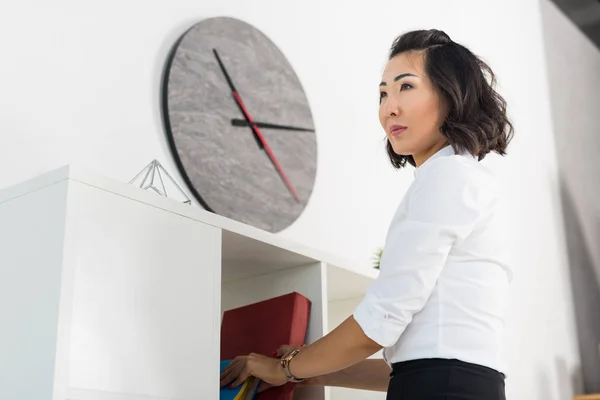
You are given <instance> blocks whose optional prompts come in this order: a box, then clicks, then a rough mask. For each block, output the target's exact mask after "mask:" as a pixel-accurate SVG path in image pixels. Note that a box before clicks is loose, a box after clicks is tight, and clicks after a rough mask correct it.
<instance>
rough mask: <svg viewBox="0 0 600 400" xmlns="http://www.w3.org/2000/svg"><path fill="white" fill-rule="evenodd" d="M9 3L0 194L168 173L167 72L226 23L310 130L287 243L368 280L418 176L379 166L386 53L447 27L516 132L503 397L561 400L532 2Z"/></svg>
mask: <svg viewBox="0 0 600 400" xmlns="http://www.w3.org/2000/svg"><path fill="white" fill-rule="evenodd" d="M5 4H6V2H5V3H3V5H2V6H0V49H2V54H3V57H2V58H3V62H2V63H0V132H1V136H0V187H4V186H7V185H9V184H12V183H15V182H18V181H20V180H23V179H25V178H28V177H30V176H32V175H36V174H39V173H41V172H44V171H46V170H47V169H50V168H54V167H58V166H60V165H63V164H66V163H70V162H78V163H81V164H83V165H84V166H87V167H88V168H91V169H94V170H97V171H100V172H102V173H104V174H105V175H107V176H109V177H113V178H116V179H119V180H122V181H128V180H129V179H130V178H131V177H133V176H134V175H135V174H136V173H137V172H138V171H139V170H140V169H141V168H142V167H143V166H145V165H146V164H147V163H148V162H149V161H150V160H152V159H153V158H158V159H159V160H160V161H161V162H163V164H164V165H165V167H166V168H167V169H168V170H169V171H171V172H173V173H174V171H175V168H174V165H173V163H172V162H171V160H170V158H169V154H168V151H167V146H166V144H165V140H164V138H163V132H162V128H161V123H160V114H159V86H160V85H159V80H160V73H161V68H162V65H163V63H164V59H165V57H166V54H167V52H168V50H169V48H170V46H171V45H172V43H173V41H174V40H175V39H176V38H177V37H178V35H179V34H181V33H182V32H183V31H184V30H185V29H186V28H187V27H188V26H189V25H190V24H192V23H194V22H195V21H197V20H198V19H201V18H203V17H210V16H216V15H228V16H232V17H237V18H241V19H244V20H246V21H248V22H250V23H252V24H253V25H255V26H256V27H258V28H259V29H261V30H262V31H263V32H264V33H266V34H267V35H269V36H270V37H271V38H272V39H273V40H274V41H275V43H276V44H278V45H279V46H280V47H281V49H282V51H283V52H284V53H285V54H286V55H287V56H288V58H289V60H290V62H291V64H292V65H293V66H294V67H295V69H296V71H297V73H298V75H299V77H300V79H301V81H302V83H303V85H304V87H305V89H306V91H307V93H308V97H309V100H310V102H311V105H312V109H313V113H314V118H315V123H316V126H317V128H318V141H319V142H318V144H319V160H318V162H319V169H318V175H317V183H316V188H315V191H314V194H313V198H312V199H311V202H310V204H309V206H308V207H307V210H306V212H305V214H304V215H303V216H302V217H301V218H300V220H299V221H298V222H297V223H296V224H295V225H294V226H292V227H291V228H290V229H288V230H287V231H285V232H283V233H282V235H285V236H288V237H291V238H294V239H296V240H298V241H302V242H304V243H306V244H308V245H310V246H313V247H317V248H321V249H324V250H326V251H329V252H335V253H340V254H341V255H343V256H345V257H347V258H354V259H357V260H360V261H364V262H365V268H369V267H370V266H369V259H370V257H371V254H372V250H373V248H374V247H376V246H380V245H381V244H382V243H383V238H384V236H385V230H386V228H387V224H388V221H389V218H390V217H391V215H392V213H393V212H394V211H395V207H396V206H397V204H398V202H399V201H400V198H401V196H402V194H403V193H404V191H405V190H406V188H407V186H408V184H409V182H410V180H411V179H412V171H410V170H407V171H402V172H401V173H396V172H394V171H393V170H392V169H391V168H390V167H389V166H388V165H387V162H386V160H385V152H384V148H383V141H382V139H383V132H382V131H381V129H380V127H379V125H378V121H377V84H378V82H379V81H380V74H381V71H382V68H383V66H384V63H385V56H386V52H387V49H388V47H389V45H390V43H391V41H392V40H393V38H394V37H395V36H396V35H397V34H399V33H401V32H402V31H405V30H409V29H414V28H422V27H426V28H428V27H437V28H441V29H444V30H447V32H448V33H449V34H450V35H451V36H452V37H453V38H454V39H455V40H457V41H459V42H462V43H464V44H465V45H467V46H469V47H470V48H471V49H472V50H474V51H475V52H477V53H479V54H481V55H482V56H484V57H485V58H486V59H487V60H488V61H489V62H490V63H491V65H492V66H493V67H494V69H495V70H496V72H497V73H498V77H499V80H500V82H501V84H502V92H503V93H504V94H505V96H506V98H507V100H508V101H509V104H510V111H511V114H512V116H513V119H514V121H515V123H516V128H517V137H516V139H515V141H514V142H513V145H512V146H511V149H510V150H511V154H510V156H509V157H507V158H506V159H505V160H499V159H498V158H497V157H491V158H490V160H488V161H487V164H488V165H490V167H492V168H494V169H497V170H498V171H499V172H500V173H501V176H502V179H503V182H504V184H505V185H506V188H507V201H506V207H505V211H506V219H505V220H506V229H507V233H509V234H510V238H509V241H510V243H509V244H510V247H511V249H512V251H513V252H512V260H513V263H514V267H515V269H516V272H517V276H516V279H515V284H514V286H513V301H514V304H512V305H511V313H510V314H511V320H510V324H509V333H508V336H507V343H508V344H509V354H508V357H509V361H510V363H511V369H510V371H509V380H508V391H509V396H510V397H509V398H511V399H540V400H542V399H556V400H558V399H559V393H560V394H562V392H561V391H564V390H568V389H561V387H562V386H560V385H563V382H561V381H560V379H559V376H558V373H557V367H556V365H557V363H558V364H560V365H561V368H566V369H568V370H569V371H570V370H571V369H573V368H575V367H576V365H577V364H578V361H577V352H576V342H575V334H574V329H573V316H572V311H571V303H572V301H571V295H570V289H569V286H568V284H567V283H566V282H565V279H567V278H568V276H567V269H566V264H567V259H566V257H565V255H564V253H565V245H564V238H563V237H564V234H563V230H562V228H561V226H562V225H561V223H562V221H561V219H560V203H559V191H558V183H557V180H556V176H557V164H556V157H555V155H554V143H553V138H552V125H551V123H550V110H549V104H548V99H547V97H548V92H547V86H546V80H545V74H546V72H545V65H544V59H543V48H542V32H541V26H540V10H539V7H540V5H539V4H538V2H537V0H528V1H523V0H506V1H502V2H482V1H476V0H460V1H453V2H448V1H444V0H430V1H426V2H425V1H421V2H400V1H397V0H371V1H368V2H363V3H359V4H360V5H351V4H352V3H347V2H346V3H344V5H343V6H342V5H341V3H338V2H333V1H329V2H324V1H319V0H306V1H303V2H284V1H277V0H263V1H252V2H250V1H245V0H220V1H198V0H172V1H170V2H165V1H153V2H152V1H148V0H145V1H142V0H137V1H134V0H130V1H126V2H123V1H116V0H107V1H104V2H94V3H93V4H91V3H90V2H77V1H70V2H69V1H66V0H62V1H58V0H57V1H54V2H43V1H28V2H25V1H22V2H11V3H10V6H8V5H5ZM542 278H543V279H544V280H545V281H544V282H543V283H542V280H541V279H542ZM565 385H566V383H565ZM562 398H564V396H563V397H562Z"/></svg>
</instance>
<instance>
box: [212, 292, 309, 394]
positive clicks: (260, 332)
mask: <svg viewBox="0 0 600 400" xmlns="http://www.w3.org/2000/svg"><path fill="white" fill-rule="evenodd" d="M310 306H311V303H310V300H308V299H307V298H306V297H304V296H302V295H301V294H299V293H296V292H292V293H288V294H285V295H283V296H278V297H274V298H271V299H268V300H264V301H260V302H257V303H253V304H249V305H246V306H242V307H239V308H235V309H232V310H228V311H225V313H224V314H223V322H222V324H221V360H223V361H222V362H221V370H222V369H223V368H225V367H224V366H223V363H229V361H230V360H233V359H234V358H235V357H237V356H245V355H248V354H250V353H258V354H264V355H266V356H269V357H271V356H272V355H273V353H274V352H275V351H277V350H278V349H279V347H280V346H283V345H290V346H302V345H303V344H304V341H305V339H306V331H307V329H308V320H309V316H310ZM259 384H260V382H258V380H257V379H254V378H252V379H251V380H248V381H247V382H245V383H244V385H246V387H247V390H246V392H245V393H246V395H250V397H240V398H239V399H238V398H237V397H235V396H234V397H228V399H229V398H230V399H236V400H240V399H245V400H251V399H253V398H255V399H256V400H292V397H293V395H294V387H295V385H294V384H293V383H287V384H285V385H283V386H277V387H273V388H269V389H267V390H265V391H264V392H261V393H256V388H257V387H258V385H259ZM244 385H241V386H240V387H243V386H244ZM236 389H237V388H236ZM234 390H235V389H234ZM221 393H222V394H221V395H222V396H224V395H231V394H232V393H230V392H228V391H225V392H224V391H223V390H222V391H221ZM238 394H240V395H241V390H240V392H239V393H238ZM236 395H237V394H236ZM224 398H225V397H221V399H224Z"/></svg>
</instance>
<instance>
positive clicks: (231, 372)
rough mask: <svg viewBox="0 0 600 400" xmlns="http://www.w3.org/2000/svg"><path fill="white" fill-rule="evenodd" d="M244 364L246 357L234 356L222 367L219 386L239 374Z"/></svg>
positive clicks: (233, 379)
mask: <svg viewBox="0 0 600 400" xmlns="http://www.w3.org/2000/svg"><path fill="white" fill-rule="evenodd" d="M245 364H246V357H236V358H234V359H233V360H232V361H231V362H230V363H229V365H227V367H225V368H224V369H223V372H221V377H220V380H221V382H220V384H221V387H223V386H226V385H229V384H231V383H232V382H234V381H235V379H236V378H237V377H238V376H239V375H240V373H241V372H242V370H243V369H244V366H245Z"/></svg>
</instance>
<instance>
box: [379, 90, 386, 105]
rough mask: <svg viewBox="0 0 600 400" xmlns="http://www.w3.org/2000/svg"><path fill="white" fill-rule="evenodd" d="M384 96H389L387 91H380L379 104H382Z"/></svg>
mask: <svg viewBox="0 0 600 400" xmlns="http://www.w3.org/2000/svg"><path fill="white" fill-rule="evenodd" d="M384 97H387V92H379V104H381V101H382V100H383V98H384Z"/></svg>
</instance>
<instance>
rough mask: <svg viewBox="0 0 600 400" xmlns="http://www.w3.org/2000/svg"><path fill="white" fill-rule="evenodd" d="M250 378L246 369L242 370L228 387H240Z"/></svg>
mask: <svg viewBox="0 0 600 400" xmlns="http://www.w3.org/2000/svg"><path fill="white" fill-rule="evenodd" d="M249 377H250V374H249V373H248V371H247V368H244V369H242V371H241V372H240V374H239V375H238V376H237V377H236V378H235V380H234V381H233V383H232V384H231V386H230V387H232V388H235V387H238V386H240V385H241V384H242V383H244V382H245V381H246V379H248V378H249Z"/></svg>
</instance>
